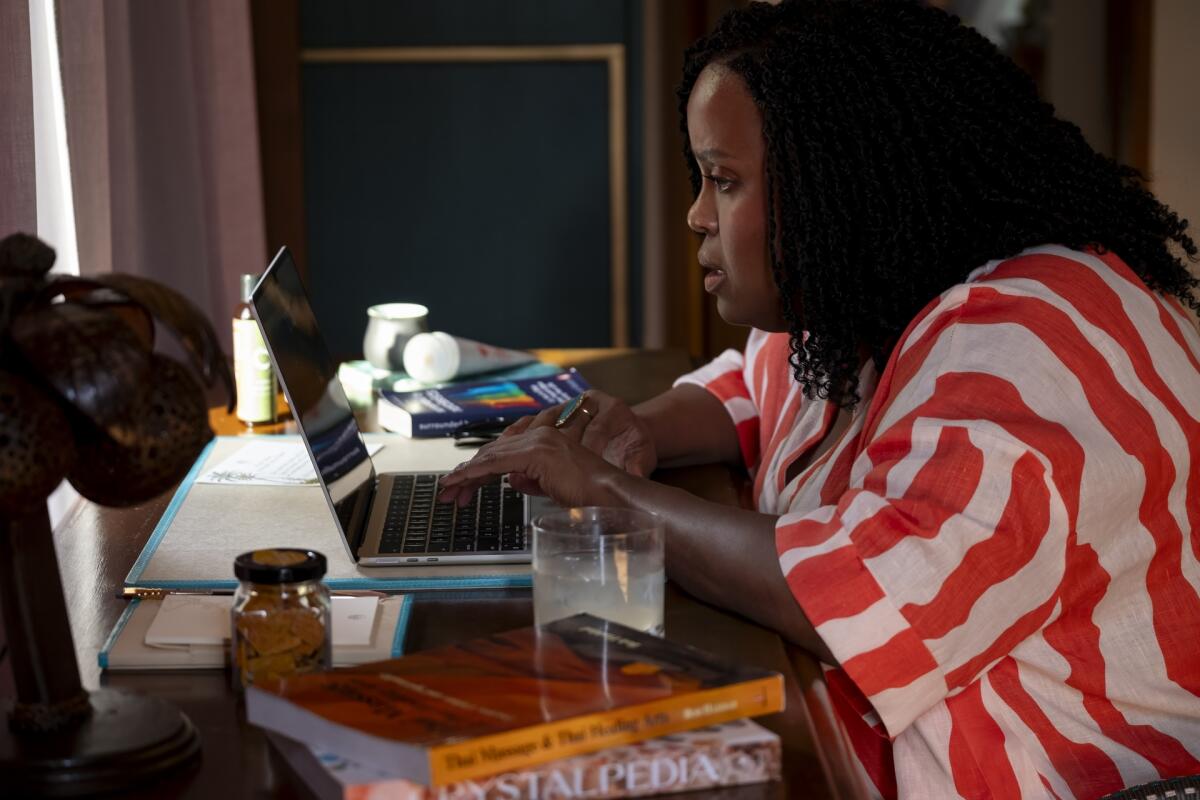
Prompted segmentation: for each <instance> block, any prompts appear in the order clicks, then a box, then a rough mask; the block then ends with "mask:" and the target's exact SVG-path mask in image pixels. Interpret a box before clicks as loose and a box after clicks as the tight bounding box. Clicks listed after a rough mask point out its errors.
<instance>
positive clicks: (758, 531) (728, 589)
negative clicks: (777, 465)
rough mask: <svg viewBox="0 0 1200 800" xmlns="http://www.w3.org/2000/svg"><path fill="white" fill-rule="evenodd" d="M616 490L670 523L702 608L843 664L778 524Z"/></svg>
mask: <svg viewBox="0 0 1200 800" xmlns="http://www.w3.org/2000/svg"><path fill="white" fill-rule="evenodd" d="M700 391H704V390H703V389H701V390H700ZM706 394H707V392H706ZM608 484H609V491H610V492H611V497H610V499H609V501H608V502H609V503H610V504H612V505H620V506H629V507H632V508H638V509H641V510H644V511H653V512H654V513H656V514H658V515H659V516H660V517H662V519H663V520H664V521H665V522H666V525H667V535H666V548H667V552H666V562H667V573H668V575H669V576H670V578H671V580H673V581H674V582H675V583H677V584H679V585H680V586H681V587H683V588H684V589H685V590H687V591H688V592H689V593H690V594H692V595H694V596H696V597H698V598H700V599H701V600H704V601H706V602H708V603H711V604H713V605H715V606H719V607H721V608H726V609H730V610H732V611H735V612H737V613H739V614H741V615H742V616H744V617H747V618H748V619H751V620H753V621H755V622H757V623H759V624H760V625H763V626H765V627H768V628H771V629H772V630H775V631H778V632H779V633H780V635H782V636H783V637H784V638H786V639H788V640H789V641H792V642H794V643H796V644H798V645H800V646H801V647H803V648H804V649H806V650H808V651H809V652H811V653H813V654H814V655H816V656H817V657H818V658H820V659H821V660H822V661H824V662H825V663H827V664H831V665H836V664H837V661H836V660H835V659H834V657H833V655H832V654H831V653H830V652H829V648H827V647H826V646H825V643H824V642H823V641H822V640H821V637H820V636H818V635H817V632H816V630H815V629H814V628H813V626H812V625H811V624H810V623H809V621H808V618H807V617H805V616H804V612H803V611H802V610H801V608H800V605H799V604H798V603H797V602H796V600H795V598H794V597H793V596H792V592H791V590H790V589H789V588H788V585H787V580H786V579H785V578H784V575H783V571H782V569H781V568H780V566H779V557H778V555H777V553H776V549H775V522H776V520H777V517H773V516H771V515H769V514H760V513H759V512H757V511H751V510H747V509H742V508H736V507H734V506H727V505H722V504H719V503H712V502H709V501H707V500H702V499H700V498H699V497H696V496H695V495H693V494H689V493H688V492H686V491H684V490H682V489H676V488H674V487H671V486H666V485H664V484H661V483H656V482H654V481H649V480H646V479H643V478H637V477H634V476H632V475H629V474H628V473H614V474H612V475H611V476H610V478H609V481H608Z"/></svg>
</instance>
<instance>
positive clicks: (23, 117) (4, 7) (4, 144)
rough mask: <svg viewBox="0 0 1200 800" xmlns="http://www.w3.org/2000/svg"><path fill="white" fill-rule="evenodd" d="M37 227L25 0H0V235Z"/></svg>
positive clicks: (27, 5) (31, 89)
mask: <svg viewBox="0 0 1200 800" xmlns="http://www.w3.org/2000/svg"><path fill="white" fill-rule="evenodd" d="M14 231H28V232H30V233H34V232H36V231H37V194H36V192H35V181H34V166H33V74H32V68H31V65H30V60H29V4H28V3H26V2H22V3H0V238H3V237H4V236H7V235H8V234H10V233H12V232H14Z"/></svg>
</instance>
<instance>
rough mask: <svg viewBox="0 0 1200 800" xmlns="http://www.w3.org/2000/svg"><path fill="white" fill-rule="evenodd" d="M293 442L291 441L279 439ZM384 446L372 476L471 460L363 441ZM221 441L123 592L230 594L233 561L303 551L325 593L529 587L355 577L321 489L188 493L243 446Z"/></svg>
mask: <svg viewBox="0 0 1200 800" xmlns="http://www.w3.org/2000/svg"><path fill="white" fill-rule="evenodd" d="M276 438H277V439H278V440H287V441H294V442H296V443H297V444H298V445H301V446H303V444H302V443H301V441H300V437H298V436H280V437H276ZM366 438H367V443H368V444H372V443H379V444H382V445H383V447H382V449H381V450H380V451H379V452H378V453H376V454H375V456H374V459H373V460H374V462H375V469H376V470H377V471H379V472H389V471H406V470H443V469H450V468H451V467H453V466H455V465H456V464H458V463H459V462H460V461H462V460H463V459H464V458H465V457H466V456H467V455H469V451H464V450H461V449H457V448H455V447H454V443H453V440H451V439H408V438H406V437H403V436H397V435H393V434H367V436H366ZM248 439H249V437H244V436H219V437H216V438H215V439H213V441H211V442H210V443H209V444H208V447H206V448H205V449H204V452H202V453H201V454H200V455H199V457H197V459H196V463H195V464H194V465H193V466H192V469H191V471H190V472H188V474H187V476H186V477H185V478H184V479H183V481H182V482H181V483H180V484H179V488H178V489H177V490H176V492H175V495H174V497H172V498H171V502H170V503H169V504H168V505H167V508H166V510H165V511H164V512H163V515H162V518H161V519H160V520H159V521H158V525H157V526H156V527H155V528H154V531H153V532H152V533H151V534H150V538H149V540H148V541H147V542H146V546H145V547H144V548H143V549H142V552H141V554H140V555H139V556H138V558H137V561H135V562H134V564H133V567H132V569H130V570H129V574H128V575H126V576H125V585H126V586H138V587H144V588H151V589H208V590H228V589H233V588H235V587H236V586H237V579H236V578H235V577H234V576H233V561H234V559H235V558H236V557H237V556H238V555H239V554H241V553H244V552H246V551H248V550H258V549H262V548H271V547H304V548H309V549H312V550H316V551H318V552H320V553H323V554H324V555H325V558H326V561H327V562H328V572H327V573H326V576H325V583H326V584H328V585H329V587H330V588H331V589H335V590H336V589H375V590H377V591H416V590H425V589H504V588H522V587H529V586H531V585H532V579H531V572H530V570H531V567H530V565H529V564H474V565H449V564H447V565H438V566H421V567H366V568H362V569H360V568H359V567H358V566H357V565H356V564H355V563H354V561H353V560H351V558H350V555H349V554H348V553H347V552H346V546H345V543H344V542H343V540H342V536H341V534H340V533H338V529H337V526H336V525H335V524H334V521H333V514H332V512H331V511H330V510H329V506H328V504H327V503H326V502H325V498H324V496H323V495H322V492H321V488H320V487H319V486H238V485H234V484H207V483H196V479H197V478H198V477H199V476H200V475H202V474H203V473H204V471H205V469H206V467H207V466H208V465H209V463H210V462H211V463H212V464H213V465H216V464H218V463H220V462H221V461H222V460H224V459H226V458H228V457H229V456H230V455H232V454H233V453H234V452H236V450H237V449H238V448H239V447H241V446H242V445H243V444H245V443H246V442H247V441H248Z"/></svg>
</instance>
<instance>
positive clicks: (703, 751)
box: [267, 719, 782, 800]
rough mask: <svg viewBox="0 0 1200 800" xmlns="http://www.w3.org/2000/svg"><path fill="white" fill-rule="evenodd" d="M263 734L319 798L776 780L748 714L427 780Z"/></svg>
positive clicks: (403, 798)
mask: <svg viewBox="0 0 1200 800" xmlns="http://www.w3.org/2000/svg"><path fill="white" fill-rule="evenodd" d="M267 738H268V739H270V740H271V744H273V745H274V746H275V748H276V749H277V750H278V751H279V753H280V755H282V756H283V758H284V760H285V761H287V763H288V764H289V765H291V767H292V769H293V771H295V773H296V774H297V775H298V776H299V777H300V778H301V779H302V780H303V782H304V783H305V785H307V786H308V788H309V789H310V790H311V791H312V792H313V793H314V794H315V795H316V796H317V797H318V798H320V800H618V798H625V797H645V796H647V795H662V794H673V793H675V792H691V791H695V790H698V789H714V788H717V787H721V786H742V785H745V784H751V783H764V782H766V781H775V780H779V776H780V769H781V766H782V753H781V748H780V745H779V736H778V735H776V734H774V733H772V732H771V731H769V730H767V729H766V728H764V727H762V726H761V725H759V724H757V723H754V722H751V721H750V720H746V719H739V720H734V721H733V722H726V723H724V724H721V725H712V726H708V727H704V728H697V729H695V730H691V731H684V732H683V733H673V734H671V735H669V736H660V737H658V738H656V739H647V740H646V741H644V742H638V743H636V744H627V745H621V746H619V747H610V748H609V749H607V750H601V751H599V752H596V753H589V754H587V755H582V756H573V757H571V758H565V759H563V760H561V761H550V762H547V763H545V764H539V765H537V766H534V767H529V768H527V769H522V770H518V771H515V772H502V773H500V774H499V775H489V776H487V777H484V778H476V779H475V780H467V781H459V782H457V783H452V784H449V785H448V786H439V787H437V788H431V787H428V786H422V785H421V784H419V783H414V782H412V781H410V780H406V779H405V778H404V777H403V776H400V775H397V774H396V773H395V771H393V770H386V769H378V768H375V767H370V766H366V765H363V764H359V763H357V762H355V761H351V760H350V759H347V758H344V757H343V756H340V755H338V754H337V753H335V752H333V751H331V750H329V749H326V748H320V747H312V746H309V745H306V744H302V743H300V742H297V741H295V740H292V739H288V738H287V737H285V736H280V735H279V734H275V733H268V734H267Z"/></svg>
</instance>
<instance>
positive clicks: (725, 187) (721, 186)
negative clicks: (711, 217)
mask: <svg viewBox="0 0 1200 800" xmlns="http://www.w3.org/2000/svg"><path fill="white" fill-rule="evenodd" d="M701 177H702V178H704V180H706V181H712V185H713V186H715V187H717V191H718V192H727V191H729V187H731V186H733V181H731V180H729V179H728V178H720V177H718V176H716V175H702V176H701Z"/></svg>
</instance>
